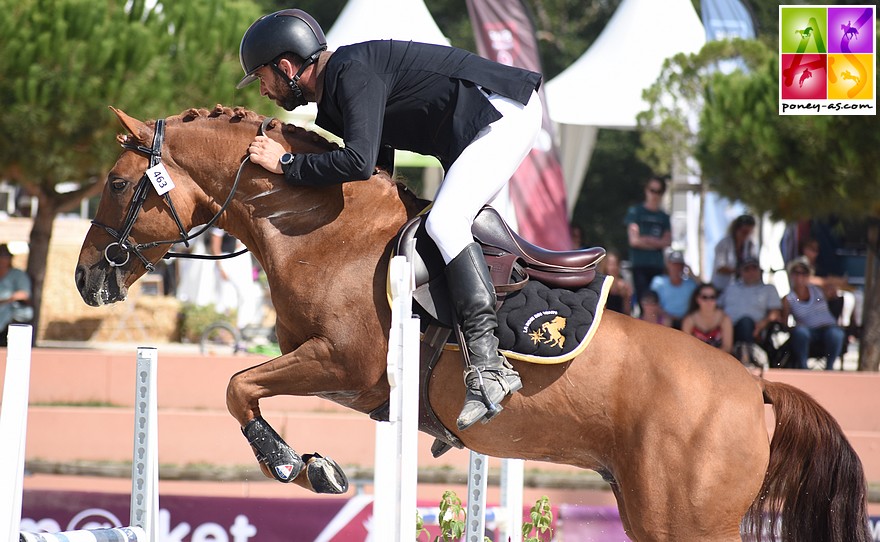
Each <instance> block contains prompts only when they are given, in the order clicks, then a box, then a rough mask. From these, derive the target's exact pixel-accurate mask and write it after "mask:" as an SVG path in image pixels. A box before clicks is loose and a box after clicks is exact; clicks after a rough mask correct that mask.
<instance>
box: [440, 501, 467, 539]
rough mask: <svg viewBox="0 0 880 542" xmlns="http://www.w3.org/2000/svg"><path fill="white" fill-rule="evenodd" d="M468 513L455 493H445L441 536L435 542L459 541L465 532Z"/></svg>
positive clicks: (441, 516) (441, 514) (441, 517)
mask: <svg viewBox="0 0 880 542" xmlns="http://www.w3.org/2000/svg"><path fill="white" fill-rule="evenodd" d="M466 518H467V513H466V512H465V509H464V507H462V505H461V499H459V498H458V495H456V494H455V492H454V491H444V492H443V497H442V498H441V499H440V515H439V516H438V520H439V522H440V533H441V534H440V536H438V537H436V538H434V542H438V541H440V540H443V541H444V542H446V541H450V540H458V539H459V538H461V537H462V535H463V534H464V531H465V527H466V523H465V520H466Z"/></svg>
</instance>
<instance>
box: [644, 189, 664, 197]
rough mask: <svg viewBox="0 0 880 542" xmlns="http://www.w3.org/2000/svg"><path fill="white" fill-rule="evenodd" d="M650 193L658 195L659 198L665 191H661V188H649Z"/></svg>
mask: <svg viewBox="0 0 880 542" xmlns="http://www.w3.org/2000/svg"><path fill="white" fill-rule="evenodd" d="M648 192H650V193H652V194H657V195H658V196H662V195H663V190H660V189H659V188H649V189H648Z"/></svg>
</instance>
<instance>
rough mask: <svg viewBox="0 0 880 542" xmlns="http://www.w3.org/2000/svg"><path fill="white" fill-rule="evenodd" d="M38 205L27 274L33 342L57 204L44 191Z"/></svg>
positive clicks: (37, 323)
mask: <svg viewBox="0 0 880 542" xmlns="http://www.w3.org/2000/svg"><path fill="white" fill-rule="evenodd" d="M37 198H38V201H39V205H38V207H37V215H36V216H35V217H34V222H33V227H32V228H31V236H30V253H29V255H28V263H27V272H28V274H29V275H30V277H31V280H32V281H33V285H32V290H33V292H32V297H31V300H32V302H33V306H34V321H33V326H34V342H35V343H36V338H37V330H39V325H40V307H41V306H42V302H43V284H44V283H45V282H46V267H47V263H48V259H49V244H50V243H51V241H52V224H53V223H54V221H55V216H56V215H57V214H58V202H57V201H56V200H55V199H54V198H53V197H52V196H50V195H47V194H46V193H45V192H44V191H42V190H40V191H39V192H38V194H37Z"/></svg>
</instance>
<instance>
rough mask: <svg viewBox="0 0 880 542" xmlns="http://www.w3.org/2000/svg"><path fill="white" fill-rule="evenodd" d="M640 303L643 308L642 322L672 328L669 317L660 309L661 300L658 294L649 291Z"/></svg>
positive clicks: (640, 317)
mask: <svg viewBox="0 0 880 542" xmlns="http://www.w3.org/2000/svg"><path fill="white" fill-rule="evenodd" d="M639 303H640V304H641V306H642V314H641V315H640V316H639V319H640V320H644V321H645V322H651V323H652V324H659V325H661V326H666V327H670V326H672V321H670V320H669V317H668V316H666V315H665V314H664V313H663V310H662V309H661V308H660V298H658V297H657V292H655V291H654V290H648V291H647V292H645V293H644V294H643V295H642V298H641V299H640V300H639Z"/></svg>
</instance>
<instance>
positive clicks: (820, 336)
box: [782, 257, 846, 370]
mask: <svg viewBox="0 0 880 542" xmlns="http://www.w3.org/2000/svg"><path fill="white" fill-rule="evenodd" d="M812 273H813V269H812V268H811V267H810V264H809V261H808V260H807V259H806V258H804V257H800V258H796V259H795V260H793V261H792V262H791V263H789V264H788V279H789V281H790V282H791V292H789V294H788V295H786V296H785V297H784V298H783V299H782V319H783V322H786V321H788V317H789V315H791V316H793V317H794V321H795V324H796V325H795V327H794V328H792V330H791V355H792V361H793V364H794V366H795V367H796V368H799V369H806V368H807V357H808V356H809V352H810V346H811V345H812V344H814V343H821V344H822V346H823V347H824V352H825V359H826V365H825V368H826V369H829V370H831V369H833V368H834V360H835V359H837V357H838V356H839V355H841V354H842V353H843V342H844V339H845V338H846V334H845V333H844V331H843V329H842V328H841V327H840V326H838V325H837V319H836V318H835V317H834V315H833V314H831V311H830V310H829V308H828V302H827V301H826V299H825V294H824V292H823V291H822V288H820V287H818V286H816V285H815V284H810V275H812Z"/></svg>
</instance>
